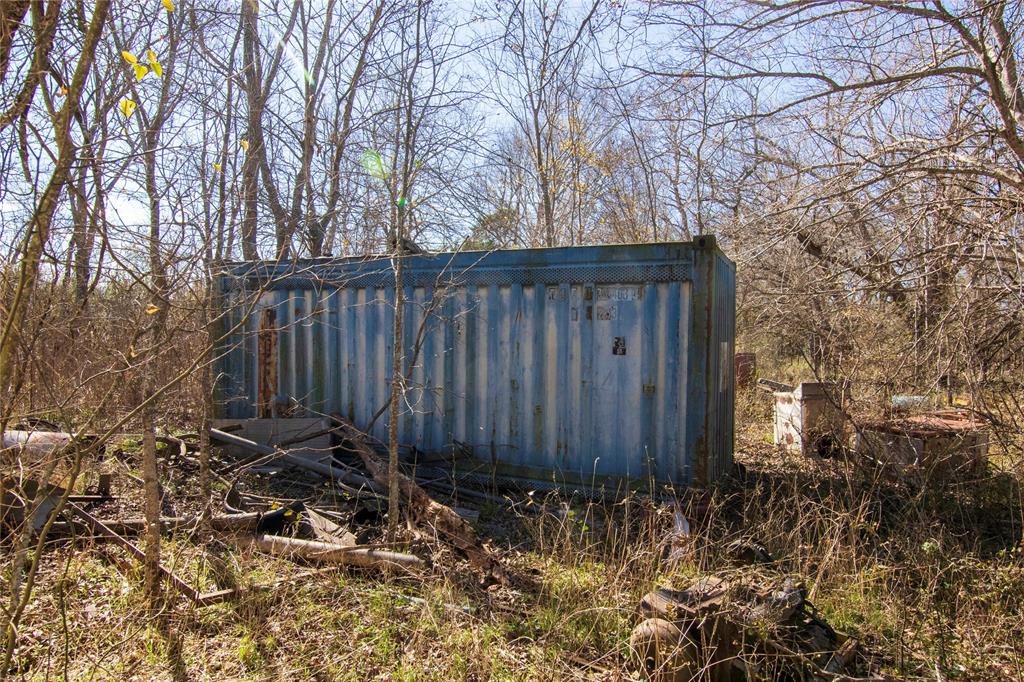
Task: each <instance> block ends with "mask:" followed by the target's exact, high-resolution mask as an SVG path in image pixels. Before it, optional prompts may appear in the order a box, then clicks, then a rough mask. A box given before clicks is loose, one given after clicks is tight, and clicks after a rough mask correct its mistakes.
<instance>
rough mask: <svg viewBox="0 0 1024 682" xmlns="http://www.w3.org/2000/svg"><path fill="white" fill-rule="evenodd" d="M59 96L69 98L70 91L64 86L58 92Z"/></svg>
mask: <svg viewBox="0 0 1024 682" xmlns="http://www.w3.org/2000/svg"><path fill="white" fill-rule="evenodd" d="M57 94H58V95H60V96H61V97H67V94H68V89H67V88H65V87H64V86H63V85H62V86H60V90H58V91H57Z"/></svg>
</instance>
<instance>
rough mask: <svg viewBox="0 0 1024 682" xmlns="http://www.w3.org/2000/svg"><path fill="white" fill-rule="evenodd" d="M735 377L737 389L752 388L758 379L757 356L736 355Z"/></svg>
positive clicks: (751, 354) (734, 360)
mask: <svg viewBox="0 0 1024 682" xmlns="http://www.w3.org/2000/svg"><path fill="white" fill-rule="evenodd" d="M733 362H734V363H735V364H734V369H733V376H735V377H736V388H750V387H751V386H753V385H754V379H756V378H757V354H756V353H736V356H735V358H734V359H733Z"/></svg>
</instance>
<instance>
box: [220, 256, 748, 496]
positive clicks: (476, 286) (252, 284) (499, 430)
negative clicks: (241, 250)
mask: <svg viewBox="0 0 1024 682" xmlns="http://www.w3.org/2000/svg"><path fill="white" fill-rule="evenodd" d="M219 283H220V289H219V291H220V296H221V299H220V300H221V305H222V306H224V307H225V308H224V309H225V312H226V315H225V321H224V337H223V341H222V343H221V344H220V346H219V352H218V366H217V369H218V374H219V379H218V396H219V397H218V405H219V408H218V409H219V411H220V413H219V415H218V416H220V417H222V418H231V419H241V418H250V417H270V416H284V412H282V408H281V406H282V405H285V404H288V405H290V407H288V410H287V414H289V415H296V416H316V415H321V414H324V415H326V414H330V413H333V412H339V413H341V414H342V415H344V416H346V417H348V418H349V419H350V420H352V421H353V422H354V423H355V424H356V425H357V426H359V427H360V428H364V429H365V428H366V427H367V425H368V424H370V422H371V419H372V418H373V416H374V415H375V414H376V413H377V412H378V411H379V410H380V409H381V408H382V407H383V406H384V405H385V403H386V402H387V400H388V396H389V391H390V381H391V371H392V370H391V362H392V325H393V322H394V317H393V315H394V310H395V306H394V300H395V295H394V293H395V276H394V269H393V263H392V261H391V260H390V259H389V258H387V257H384V258H372V259H366V258H330V259H316V260H296V261H288V262H269V261H261V262H245V263H235V264H230V265H228V266H226V267H225V268H224V269H223V270H222V272H221V274H220V276H219ZM402 284H403V291H404V295H405V306H404V315H405V318H404V330H405V333H404V338H403V348H404V358H405V360H404V362H403V365H404V368H405V370H406V372H407V376H408V381H407V389H406V392H405V393H406V395H405V397H404V400H403V401H402V409H401V417H400V419H401V422H400V424H399V439H400V442H402V443H403V444H408V445H415V446H416V447H417V448H418V449H419V450H420V451H424V452H428V453H429V452H437V451H447V450H450V449H452V448H457V449H459V450H461V451H466V450H471V451H472V454H473V456H474V457H475V458H477V459H479V460H481V461H483V462H486V463H487V464H488V465H490V466H492V467H493V468H494V470H495V473H497V474H511V475H515V476H520V477H526V478H532V479H538V480H545V481H554V482H557V483H564V484H568V485H588V484H593V483H598V482H604V481H608V480H618V479H632V480H638V479H639V480H644V481H651V480H653V481H657V482H660V483H671V484H676V485H683V484H692V483H707V482H711V481H714V480H715V479H717V478H718V477H719V476H721V475H723V474H724V473H725V472H727V471H728V469H729V467H730V465H731V463H732V453H733V398H734V390H733V377H732V372H733V346H734V340H735V298H736V277H735V266H734V265H733V263H732V262H731V261H730V260H729V259H728V258H726V257H725V255H724V254H723V253H722V252H721V251H720V250H719V249H718V248H717V246H716V244H715V240H714V238H712V237H702V238H698V239H696V240H694V241H693V242H680V243H660V244H638V245H625V246H593V247H570V248H551V249H524V250H510V251H493V252H462V253H441V254H431V255H417V256H407V257H406V260H405V268H404V277H403V283H402ZM387 419H388V415H387V411H385V412H384V414H383V415H381V416H380V418H379V419H377V420H376V421H375V422H374V424H373V426H372V429H370V430H371V432H372V434H373V435H374V436H376V437H377V438H380V439H382V440H386V436H387V428H388V427H387Z"/></svg>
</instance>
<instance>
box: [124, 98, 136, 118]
mask: <svg viewBox="0 0 1024 682" xmlns="http://www.w3.org/2000/svg"><path fill="white" fill-rule="evenodd" d="M121 113H122V114H124V115H125V117H128V116H131V115H132V114H133V113H135V102H133V101H132V100H130V99H123V100H121Z"/></svg>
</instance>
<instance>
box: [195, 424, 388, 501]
mask: <svg viewBox="0 0 1024 682" xmlns="http://www.w3.org/2000/svg"><path fill="white" fill-rule="evenodd" d="M210 437H211V438H213V439H214V440H217V441H219V442H221V443H224V444H225V445H234V446H236V447H239V448H242V449H243V450H248V451H249V452H252V453H254V454H256V455H259V456H260V458H263V457H266V458H272V459H280V460H281V461H284V462H287V463H288V464H290V465H292V466H295V467H298V468H300V469H305V470H306V471H312V472H314V473H317V474H320V475H321V476H326V477H327V478H330V479H333V480H335V481H340V482H342V483H345V484H348V485H351V486H355V487H365V488H369V489H370V490H372V491H373V492H375V493H383V492H384V491H385V490H386V488H381V487H380V486H379V485H378V484H377V483H375V482H374V481H372V480H370V479H368V478H366V477H365V476H360V475H359V474H357V473H356V472H354V471H349V470H347V469H342V468H341V467H336V466H332V465H330V464H325V463H323V462H316V461H313V460H309V459H306V458H305V457H299V456H297V455H293V454H291V453H290V452H288V451H287V450H281V449H278V448H275V447H272V446H270V445H263V444H261V443H257V442H256V441H253V440H249V439H248V438H242V437H241V436H236V435H234V434H232V433H227V432H226V431H221V430H220V429H210Z"/></svg>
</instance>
